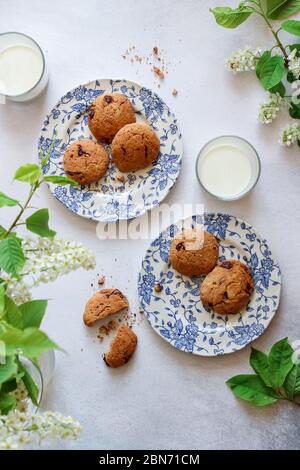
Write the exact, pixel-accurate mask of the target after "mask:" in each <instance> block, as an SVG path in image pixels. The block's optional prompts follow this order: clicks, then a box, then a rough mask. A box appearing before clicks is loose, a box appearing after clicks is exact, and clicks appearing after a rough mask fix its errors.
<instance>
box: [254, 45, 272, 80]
mask: <svg viewBox="0 0 300 470" xmlns="http://www.w3.org/2000/svg"><path fill="white" fill-rule="evenodd" d="M270 58H271V52H270V51H265V52H264V53H263V54H262V55H261V57H260V58H259V59H258V61H257V64H256V76H257V78H258V79H259V80H260V73H261V68H262V66H263V65H264V64H265V63H266V62H268V60H269V59H270Z"/></svg>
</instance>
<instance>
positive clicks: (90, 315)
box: [83, 289, 128, 326]
mask: <svg viewBox="0 0 300 470" xmlns="http://www.w3.org/2000/svg"><path fill="white" fill-rule="evenodd" d="M125 308H128V300H127V299H126V297H125V295H123V294H122V292H121V291H119V290H118V289H102V290H99V291H97V292H96V293H95V294H94V295H93V296H92V297H91V298H90V300H89V301H88V302H87V304H86V306H85V310H84V314H83V321H84V323H85V324H86V325H87V326H93V324H94V323H95V322H96V321H97V320H101V319H102V318H105V317H108V316H109V315H112V314H114V313H117V312H120V311H121V310H123V309H125Z"/></svg>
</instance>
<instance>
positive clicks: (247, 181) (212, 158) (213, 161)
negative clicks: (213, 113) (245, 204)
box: [196, 136, 260, 200]
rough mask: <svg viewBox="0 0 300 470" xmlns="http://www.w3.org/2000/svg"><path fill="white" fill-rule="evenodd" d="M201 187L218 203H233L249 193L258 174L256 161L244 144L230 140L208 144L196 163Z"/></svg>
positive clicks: (224, 138)
mask: <svg viewBox="0 0 300 470" xmlns="http://www.w3.org/2000/svg"><path fill="white" fill-rule="evenodd" d="M196 170H197V173H198V178H199V180H200V182H201V184H202V186H203V187H204V188H205V189H206V190H207V191H208V192H209V193H211V194H213V195H214V196H216V197H219V198H221V199H228V200H229V199H236V198H238V197H241V196H242V195H244V194H245V193H246V192H247V191H248V190H249V189H251V188H252V187H253V186H254V184H255V183H256V181H257V178H258V176H259V171H260V165H259V160H258V157H257V155H256V153H255V150H254V149H253V147H251V146H250V145H249V144H248V142H246V141H244V140H242V139H240V138H238V137H234V136H232V137H231V136H224V137H219V138H217V139H215V140H213V141H211V142H209V143H208V144H207V145H206V146H205V147H204V148H203V149H202V151H201V152H200V156H199V158H198V161H197V168H196Z"/></svg>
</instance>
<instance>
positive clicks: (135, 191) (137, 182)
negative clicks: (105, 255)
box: [39, 80, 183, 222]
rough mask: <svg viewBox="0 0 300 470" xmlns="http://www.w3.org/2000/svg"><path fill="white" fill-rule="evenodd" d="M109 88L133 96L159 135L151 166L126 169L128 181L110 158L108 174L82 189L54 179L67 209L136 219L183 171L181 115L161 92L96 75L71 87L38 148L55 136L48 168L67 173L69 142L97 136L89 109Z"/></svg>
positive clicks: (52, 114)
mask: <svg viewBox="0 0 300 470" xmlns="http://www.w3.org/2000/svg"><path fill="white" fill-rule="evenodd" d="M107 92H110V93H111V92H120V93H123V94H124V95H126V96H127V97H128V98H129V99H130V101H131V103H132V105H133V106H134V109H135V111H136V115H137V120H138V121H145V122H147V123H148V124H149V125H150V126H152V128H153V129H154V130H155V131H156V133H157V135H158V136H159V138H160V154H159V156H158V158H157V160H156V162H155V163H154V164H153V165H152V166H149V167H148V168H146V169H145V170H141V171H137V172H134V173H127V174H126V175H125V182H124V183H123V182H121V181H120V180H119V179H118V176H121V175H124V174H122V173H119V171H118V170H117V169H116V167H115V166H114V165H113V164H112V163H110V165H109V169H108V171H107V173H106V175H104V177H103V178H102V179H101V180H100V181H99V182H97V183H95V184H92V185H88V186H87V185H86V186H81V187H80V189H78V188H74V187H71V186H57V185H52V184H50V185H49V186H50V190H51V192H52V193H53V194H54V196H55V197H56V198H57V199H58V200H59V201H60V202H61V203H63V204H64V205H65V206H66V207H67V208H68V209H70V210H71V211H73V212H75V213H76V214H78V215H81V216H83V217H87V218H90V219H94V220H97V221H102V222H110V221H116V220H121V219H123V220H124V219H132V218H134V217H137V216H140V215H142V214H143V213H144V212H146V211H147V210H149V209H152V208H153V207H155V206H156V205H158V204H159V203H160V202H161V201H162V200H163V199H164V198H165V197H166V195H167V194H168V192H169V191H170V189H171V188H172V186H173V185H174V183H175V181H176V179H177V177H178V175H179V172H180V167H181V159H182V154H183V145H182V138H181V134H180V131H179V129H178V125H177V121H176V118H175V116H174V115H173V114H172V113H171V111H170V109H169V108H168V106H167V105H166V104H165V103H164V102H163V100H162V99H161V98H160V97H159V96H158V95H157V94H156V93H154V92H152V91H151V90H148V89H147V88H143V87H141V86H140V85H137V84H136V83H133V82H129V81H127V80H94V81H92V82H89V83H87V84H85V85H80V86H78V87H76V88H74V89H73V90H71V91H69V92H68V93H66V95H64V96H63V97H62V98H61V99H60V100H59V102H58V103H57V104H56V106H55V107H54V108H53V109H52V110H51V111H50V113H49V114H48V116H47V117H46V119H45V121H44V125H43V128H42V131H41V135H40V138H39V152H41V151H42V152H47V150H48V149H49V146H50V145H51V143H52V141H53V138H54V134H55V133H56V136H55V142H54V146H53V150H52V152H51V156H50V159H49V163H48V164H47V165H46V166H45V167H44V173H45V174H47V175H63V174H64V169H63V155H64V153H65V150H66V148H67V146H68V145H69V144H70V143H71V142H73V141H74V140H78V139H82V138H87V139H94V138H93V136H92V134H91V133H90V131H89V128H88V109H89V106H90V105H91V103H92V102H93V101H94V100H95V98H97V96H99V95H101V94H103V93H107ZM108 149H109V147H108Z"/></svg>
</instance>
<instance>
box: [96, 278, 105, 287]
mask: <svg viewBox="0 0 300 470" xmlns="http://www.w3.org/2000/svg"><path fill="white" fill-rule="evenodd" d="M98 284H99V286H102V285H103V284H105V276H99V277H98Z"/></svg>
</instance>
